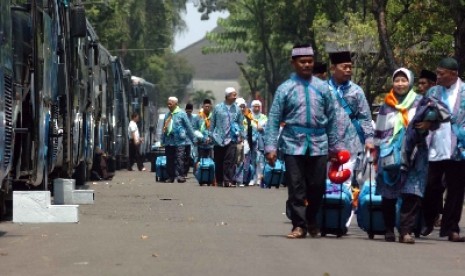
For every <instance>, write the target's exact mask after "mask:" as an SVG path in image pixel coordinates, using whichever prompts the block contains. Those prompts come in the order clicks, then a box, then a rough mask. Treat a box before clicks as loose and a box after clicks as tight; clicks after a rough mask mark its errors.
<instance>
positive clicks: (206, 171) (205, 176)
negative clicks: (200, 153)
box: [195, 157, 215, 186]
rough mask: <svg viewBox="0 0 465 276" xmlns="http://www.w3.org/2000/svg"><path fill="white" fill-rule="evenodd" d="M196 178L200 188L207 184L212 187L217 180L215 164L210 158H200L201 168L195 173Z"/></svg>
mask: <svg viewBox="0 0 465 276" xmlns="http://www.w3.org/2000/svg"><path fill="white" fill-rule="evenodd" d="M195 178H196V179H197V181H198V182H199V184H200V186H202V185H203V184H207V185H208V186H210V185H211V184H212V183H213V179H214V178H215V162H214V161H213V159H211V158H210V157H207V158H200V161H199V167H198V168H197V170H196V171H195Z"/></svg>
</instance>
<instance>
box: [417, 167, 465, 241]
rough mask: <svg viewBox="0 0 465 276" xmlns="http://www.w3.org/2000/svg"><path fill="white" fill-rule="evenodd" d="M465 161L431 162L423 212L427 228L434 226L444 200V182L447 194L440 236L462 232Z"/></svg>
mask: <svg viewBox="0 0 465 276" xmlns="http://www.w3.org/2000/svg"><path fill="white" fill-rule="evenodd" d="M464 179H465V161H452V160H444V161H434V162H429V168H428V183H427V184H426V190H425V197H424V199H423V211H424V217H425V223H426V225H427V226H433V224H434V219H435V218H436V216H437V215H438V213H439V206H440V204H442V200H443V192H444V187H443V181H444V183H445V185H446V189H447V194H446V201H445V203H444V209H443V214H442V219H441V231H440V233H439V235H440V236H442V237H444V236H447V235H449V234H450V233H451V232H457V233H459V232H460V228H459V222H460V218H461V216H462V208H463V200H464V199H463V197H464V192H465V182H464Z"/></svg>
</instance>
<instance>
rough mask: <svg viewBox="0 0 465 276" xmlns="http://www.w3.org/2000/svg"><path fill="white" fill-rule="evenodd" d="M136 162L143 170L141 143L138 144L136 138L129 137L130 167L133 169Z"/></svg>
mask: <svg viewBox="0 0 465 276" xmlns="http://www.w3.org/2000/svg"><path fill="white" fill-rule="evenodd" d="M134 163H137V169H139V171H141V170H142V169H143V168H144V163H143V162H142V156H141V155H140V144H139V145H136V143H135V142H134V139H129V164H128V169H131V170H132V166H133V165H134Z"/></svg>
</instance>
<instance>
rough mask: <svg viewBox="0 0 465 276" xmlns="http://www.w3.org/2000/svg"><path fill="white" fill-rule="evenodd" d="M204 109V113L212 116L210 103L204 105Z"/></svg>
mask: <svg viewBox="0 0 465 276" xmlns="http://www.w3.org/2000/svg"><path fill="white" fill-rule="evenodd" d="M202 108H203V113H205V114H207V115H208V114H210V111H211V110H212V105H211V104H209V103H205V104H203V106H202Z"/></svg>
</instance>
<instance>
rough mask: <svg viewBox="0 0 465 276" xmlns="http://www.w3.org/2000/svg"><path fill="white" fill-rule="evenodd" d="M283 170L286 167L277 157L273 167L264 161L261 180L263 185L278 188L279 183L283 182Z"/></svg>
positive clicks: (284, 170)
mask: <svg viewBox="0 0 465 276" xmlns="http://www.w3.org/2000/svg"><path fill="white" fill-rule="evenodd" d="M285 172H286V168H285V166H284V162H283V161H281V160H279V159H278V160H276V162H275V164H274V167H271V166H270V164H268V163H266V164H265V168H264V169H263V180H262V185H263V187H265V188H271V187H276V188H279V185H281V183H283V179H284V173H285Z"/></svg>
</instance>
